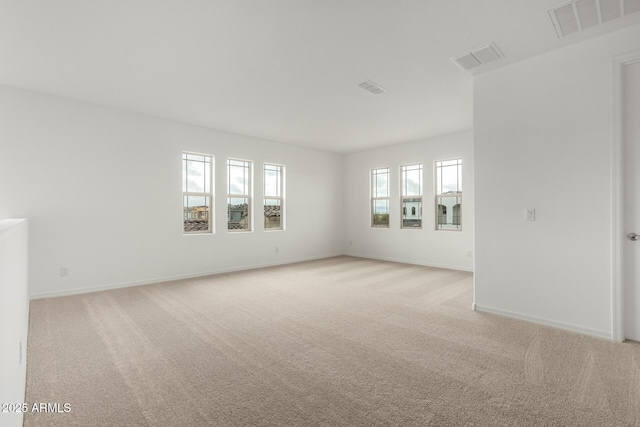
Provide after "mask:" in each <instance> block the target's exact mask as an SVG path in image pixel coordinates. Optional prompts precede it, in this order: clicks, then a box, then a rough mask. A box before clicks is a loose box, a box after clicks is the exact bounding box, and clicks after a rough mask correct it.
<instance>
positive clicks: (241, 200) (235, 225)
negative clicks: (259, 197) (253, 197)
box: [227, 197, 250, 230]
mask: <svg viewBox="0 0 640 427" xmlns="http://www.w3.org/2000/svg"><path fill="white" fill-rule="evenodd" d="M249 225H250V224H249V199H248V198H246V197H228V198H227V229H228V230H249V229H250V228H249Z"/></svg>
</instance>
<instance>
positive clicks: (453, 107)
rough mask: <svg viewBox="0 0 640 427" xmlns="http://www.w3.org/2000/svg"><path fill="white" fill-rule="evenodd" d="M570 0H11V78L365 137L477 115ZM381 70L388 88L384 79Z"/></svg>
mask: <svg viewBox="0 0 640 427" xmlns="http://www.w3.org/2000/svg"><path fill="white" fill-rule="evenodd" d="M558 3H560V0H456V1H450V0H439V1H435V0H433V1H432V0H413V1H412V0H102V1H101V0H56V1H52V0H0V84H2V85H6V86H15V87H21V88H25V89H31V90H36V91H41V92H45V93H51V94H56V95H61V96H65V97H69V98H73V99H78V100H83V101H87V102H91V103H95V104H101V105H108V106H113V107H117V108H122V109H126V110H131V111H137V112H142V113H146V114H151V115H154V116H159V117H164V118H168V119H173V120H178V121H182V122H186V123H192V124H198V125H203V126H207V127H211V128H215V129H220V130H226V131H230V132H235V133H239V134H244V135H250V136H256V137H261V138H266V139H271V140H276V141H282V142H287V143H292V144H298V145H304V146H310V147H316V148H320V149H324V150H329V151H336V152H351V151H357V150H362V149H366V148H371V147H376V146H381V145H390V144H394V143H399V142H405V141H411V140H417V139H423V138H429V137H434V136H438V135H443V134H447V133H453V132H459V131H464V130H468V129H471V126H472V89H473V88H472V79H473V77H472V74H471V73H470V72H465V71H462V70H461V69H459V68H457V67H456V66H455V65H454V64H453V63H452V62H451V61H450V60H449V58H450V57H452V56H456V55H458V54H461V53H464V52H465V51H468V50H470V49H473V48H476V47H478V46H480V45H483V44H486V43H488V42H494V43H495V44H496V46H498V48H499V49H500V50H501V51H502V53H503V54H504V55H505V58H504V59H501V60H499V61H497V62H494V63H492V64H487V65H484V66H481V67H479V68H477V69H475V72H483V71H486V70H488V69H489V68H495V67H497V66H504V65H506V64H508V63H511V62H514V61H517V60H521V59H523V58H527V57H530V56H533V55H537V54H540V53H543V52H545V51H549V50H552V49H557V48H559V47H561V46H563V45H566V44H570V43H575V42H577V41H580V40H583V39H585V38H588V37H594V36H597V35H599V34H602V33H604V32H608V31H612V30H615V29H617V28H620V27H622V26H626V25H632V24H637V23H639V22H640V13H637V14H634V15H630V16H627V17H624V18H622V19H619V20H618V21H614V22H609V23H607V24H605V25H602V26H600V27H598V28H591V29H589V30H586V31H584V32H582V33H579V34H574V35H571V36H568V37H565V38H563V39H561V40H560V39H558V38H557V36H556V33H555V30H554V28H553V26H552V24H551V20H550V18H549V15H548V13H547V9H548V8H549V7H551V6H554V5H556V4H558ZM367 79H370V80H372V81H374V82H376V83H377V84H379V85H381V86H382V87H384V88H385V89H387V90H388V92H387V93H385V94H382V95H373V94H371V93H370V92H367V91H365V90H363V89H361V88H360V87H358V84H359V83H361V82H363V81H364V80H367Z"/></svg>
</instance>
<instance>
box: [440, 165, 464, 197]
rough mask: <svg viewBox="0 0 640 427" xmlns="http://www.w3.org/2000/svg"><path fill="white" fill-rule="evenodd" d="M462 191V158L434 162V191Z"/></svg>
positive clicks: (443, 192)
mask: <svg viewBox="0 0 640 427" xmlns="http://www.w3.org/2000/svg"><path fill="white" fill-rule="evenodd" d="M461 192H462V159H456V160H446V161H438V162H436V193H437V194H447V193H449V194H451V193H461Z"/></svg>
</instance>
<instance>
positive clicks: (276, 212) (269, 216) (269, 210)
mask: <svg viewBox="0 0 640 427" xmlns="http://www.w3.org/2000/svg"><path fill="white" fill-rule="evenodd" d="M280 208H281V206H280V200H279V199H264V228H265V229H272V230H273V229H276V230H280V229H282V219H281V210H280Z"/></svg>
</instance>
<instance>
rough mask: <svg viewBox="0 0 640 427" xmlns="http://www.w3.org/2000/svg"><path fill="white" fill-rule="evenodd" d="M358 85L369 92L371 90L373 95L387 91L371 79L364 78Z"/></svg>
mask: <svg viewBox="0 0 640 427" xmlns="http://www.w3.org/2000/svg"><path fill="white" fill-rule="evenodd" d="M358 86H360V87H361V88H362V89H364V90H368V91H369V92H371V93H372V94H374V95H380V94H382V93H385V92H386V91H387V90H386V89H385V88H383V87H382V86H380V85H379V84H377V83H374V82H372V81H371V80H366V81H364V82H362V83H360V84H359V85H358Z"/></svg>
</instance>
